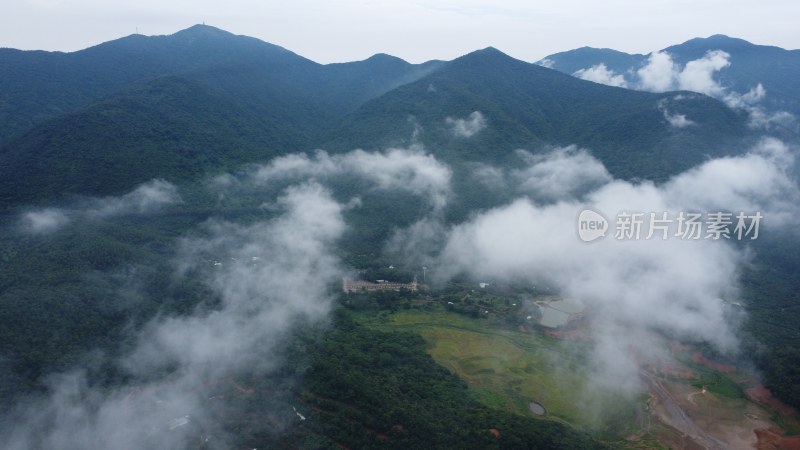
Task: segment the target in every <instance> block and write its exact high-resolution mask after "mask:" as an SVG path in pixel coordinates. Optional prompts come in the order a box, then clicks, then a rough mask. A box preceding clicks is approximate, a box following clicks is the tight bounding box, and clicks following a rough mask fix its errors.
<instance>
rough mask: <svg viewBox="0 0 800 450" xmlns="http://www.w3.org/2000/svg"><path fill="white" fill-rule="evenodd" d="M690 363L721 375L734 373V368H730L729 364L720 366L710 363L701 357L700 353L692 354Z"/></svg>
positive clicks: (713, 362)
mask: <svg viewBox="0 0 800 450" xmlns="http://www.w3.org/2000/svg"><path fill="white" fill-rule="evenodd" d="M692 361H694V362H696V363H697V364H702V365H704V366H706V367H708V368H709V369H711V370H716V371H717V372H722V373H734V372H736V366H731V365H729V364H722V363H718V362H715V361H711V360H709V359H708V358H706V357H705V356H703V354H702V353H700V352H694V353H692Z"/></svg>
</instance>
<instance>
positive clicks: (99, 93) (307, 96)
mask: <svg viewBox="0 0 800 450" xmlns="http://www.w3.org/2000/svg"><path fill="white" fill-rule="evenodd" d="M436 65H437V63H435V62H433V63H428V64H425V65H413V64H409V63H407V62H405V61H402V60H400V59H397V58H392V57H388V56H385V55H379V56H376V57H373V58H370V59H368V60H366V61H361V62H355V63H346V64H332V65H327V66H326V65H321V64H317V63H315V62H313V61H310V60H308V59H306V58H303V57H301V56H298V55H296V54H295V53H292V52H290V51H288V50H286V49H284V48H281V47H278V46H276V45H272V44H268V43H266V42H263V41H260V40H258V39H254V38H250V37H246V36H236V35H233V34H231V33H228V32H226V31H222V30H219V29H217V28H214V27H210V26H205V25H195V26H193V27H191V28H189V29H186V30H183V31H180V32H178V33H175V34H173V35H170V36H152V37H147V36H142V35H131V36H128V37H124V38H121V39H117V40H115V41H111V42H106V43H104V44H100V45H97V46H95V47H91V48H88V49H85V50H81V51H78V52H74V53H60V52H52V53H51V52H42V51H20V50H13V49H0V124H2V126H0V144H2V143H3V142H5V141H7V140H8V139H9V138H11V137H12V136H15V135H19V134H21V133H22V132H24V131H25V130H27V129H29V128H31V127H32V126H34V125H36V124H38V123H41V122H42V121H44V120H46V119H49V118H53V117H56V116H58V115H60V114H64V113H70V112H74V111H76V110H78V109H80V108H82V107H85V106H88V105H89V104H90V103H92V102H93V101H96V100H99V99H102V98H105V97H108V96H110V95H112V94H114V93H116V92H119V91H120V90H123V89H125V88H127V87H130V86H131V84H132V83H135V82H140V81H146V80H148V79H153V78H157V77H163V76H169V75H181V76H183V77H186V78H193V79H198V80H203V81H205V82H207V83H209V84H211V85H213V86H214V87H216V88H218V89H221V90H223V91H225V92H227V93H228V94H229V95H232V96H235V97H239V98H238V100H245V101H246V102H249V103H250V105H251V106H257V107H259V108H260V110H262V111H263V110H266V109H270V112H271V115H273V116H286V117H288V118H291V119H296V118H297V116H304V117H305V115H307V114H308V113H309V112H313V113H314V114H312V116H311V117H317V118H326V117H331V116H334V117H335V116H337V115H341V114H343V113H346V112H347V111H349V110H352V109H353V108H355V107H356V106H358V105H359V104H360V103H361V102H363V101H364V100H367V99H369V98H371V97H374V96H377V95H380V94H382V93H384V92H386V91H388V90H390V89H392V88H394V87H396V86H398V85H399V84H402V83H404V82H408V81H410V80H413V79H415V77H419V76H421V75H423V74H425V73H427V72H428V71H430V70H432V69H433V68H435V67H436ZM311 110H313V111H311Z"/></svg>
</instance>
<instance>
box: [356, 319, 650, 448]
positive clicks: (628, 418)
mask: <svg viewBox="0 0 800 450" xmlns="http://www.w3.org/2000/svg"><path fill="white" fill-rule="evenodd" d="M360 320H362V321H363V322H364V323H366V324H368V325H370V326H372V327H377V328H380V329H384V330H394V331H409V332H415V333H419V334H420V335H421V336H423V337H424V338H425V340H426V341H427V342H428V343H429V344H430V347H429V349H428V352H429V353H430V355H431V356H432V357H433V358H434V360H436V361H437V362H438V363H439V364H441V365H442V366H444V367H447V368H448V369H450V370H451V371H453V372H454V373H456V374H458V375H459V376H460V377H461V378H462V379H463V380H465V381H466V382H467V383H468V385H469V387H470V390H471V392H472V393H473V394H474V395H475V397H476V398H477V399H479V400H480V401H481V402H482V403H484V404H486V405H488V406H491V407H494V408H498V409H504V410H507V411H512V412H515V413H517V414H522V415H528V416H533V415H534V414H533V413H532V412H531V411H530V409H529V404H530V402H532V401H536V402H538V403H540V404H542V405H543V406H544V407H545V408H546V409H547V415H546V418H547V419H549V420H556V421H560V422H563V423H566V424H569V425H571V426H574V427H576V428H580V429H585V430H590V431H593V432H596V433H599V434H601V435H602V434H613V435H615V436H620V435H621V434H622V435H626V434H634V433H636V432H638V431H639V429H640V428H641V423H640V420H639V419H637V410H640V408H641V407H642V404H643V401H642V400H641V399H639V400H624V399H621V398H618V397H615V396H612V395H610V394H601V393H599V392H597V391H594V390H591V389H588V388H586V387H585V386H586V384H587V383H586V381H587V380H586V368H585V364H584V361H585V358H584V355H585V352H586V348H585V347H584V346H582V345H580V344H573V345H570V346H569V347H567V346H566V345H565V344H564V343H563V342H561V341H558V340H556V339H553V338H550V337H547V336H545V335H544V334H541V333H540V332H537V331H527V332H522V331H519V330H513V329H507V328H505V327H503V326H501V325H499V324H492V323H491V322H490V321H489V320H485V319H472V318H468V317H465V316H462V315H458V314H453V313H448V312H444V311H440V312H419V311H404V312H396V313H393V314H391V315H389V314H383V315H379V316H368V315H362V316H361V318H360ZM638 416H641V414H639V415H638ZM612 430H613V431H612Z"/></svg>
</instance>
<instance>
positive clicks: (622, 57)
mask: <svg viewBox="0 0 800 450" xmlns="http://www.w3.org/2000/svg"><path fill="white" fill-rule="evenodd" d="M713 50H722V51H724V52H726V53H728V54H729V55H730V63H731V64H730V66H729V67H727V68H725V69H722V70H720V71H719V72H718V73H717V74H716V78H717V80H718V81H719V83H720V84H721V85H723V86H725V87H727V88H729V89H731V90H732V91H734V92H737V93H739V94H744V93H746V92H748V91H749V90H750V89H752V88H753V87H755V86H757V85H758V84H759V83H761V84H762V85H763V86H764V88H765V89H766V92H767V95H766V97H765V99H764V104H765V105H766V106H767V107H769V108H770V109H772V110H785V111H789V112H791V113H793V114H795V115H800V82H798V80H800V50H784V49H782V48H779V47H772V46H766V45H755V44H752V43H750V42H747V41H745V40H742V39H736V38H731V37H728V36H723V35H714V36H711V37H708V38H696V39H691V40H689V41H686V42H684V43H682V44H679V45H673V46H671V47H667V48H665V49H663V50H662V51H665V52H667V53H669V54H670V55H671V56H672V58H673V60H674V61H675V62H676V63H678V64H680V65H685V64H686V63H687V62H689V61H692V60H696V59H699V58H702V57H703V56H704V55H705V54H706V53H707V52H709V51H713ZM647 59H648V55H640V54H632V55H631V54H628V53H623V52H619V51H616V50H611V49H601V48H590V47H582V48H578V49H575V50H570V51H566V52H562V53H556V54H553V55H550V56H547V57H546V58H544V59H542V60H541V61H540V62H539V63H540V64H545V65H547V66H548V67H551V68H553V69H556V70H559V71H561V72H564V73H567V74H570V75H572V74H574V73H575V72H577V71H579V70H583V69H588V68H591V67H594V66H597V65H598V64H604V65H605V66H606V67H607V68H608V69H610V70H612V71H614V72H615V73H617V74H622V75H624V76H625V78H626V79H627V80H628V81H633V80H634V79H635V72H636V71H637V70H638V69H639V68H641V67H643V66H644V65H645V64H646V63H647Z"/></svg>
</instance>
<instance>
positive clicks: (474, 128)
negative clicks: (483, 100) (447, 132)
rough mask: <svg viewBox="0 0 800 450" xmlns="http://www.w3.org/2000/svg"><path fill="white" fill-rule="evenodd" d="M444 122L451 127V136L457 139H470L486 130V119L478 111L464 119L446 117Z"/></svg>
mask: <svg viewBox="0 0 800 450" xmlns="http://www.w3.org/2000/svg"><path fill="white" fill-rule="evenodd" d="M445 122H446V123H447V124H448V125H450V126H451V127H452V128H451V130H452V133H453V136H455V137H459V138H471V137H472V136H475V135H476V134H478V133H479V132H481V130H483V129H484V128H486V119H485V118H484V117H483V114H481V113H480V111H474V112H473V113H472V114H470V115H469V116H467V117H466V118H465V119H454V118H452V117H448V118H446V119H445Z"/></svg>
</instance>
